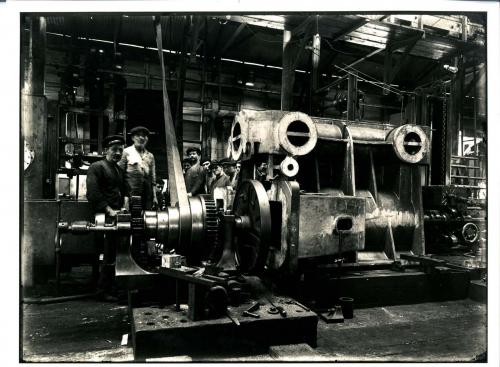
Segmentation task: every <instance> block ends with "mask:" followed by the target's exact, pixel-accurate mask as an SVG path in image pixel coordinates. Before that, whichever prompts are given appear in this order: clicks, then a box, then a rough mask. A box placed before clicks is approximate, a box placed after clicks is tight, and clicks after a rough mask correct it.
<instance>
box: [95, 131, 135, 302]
mask: <svg viewBox="0 0 500 367" xmlns="http://www.w3.org/2000/svg"><path fill="white" fill-rule="evenodd" d="M124 145H125V139H123V136H121V135H111V136H107V137H106V138H105V139H104V140H103V146H104V148H105V158H104V159H102V160H100V161H97V162H95V163H92V165H91V166H90V167H89V169H88V171H87V200H88V202H89V204H90V208H91V210H92V212H93V213H94V214H97V213H105V214H106V221H110V220H111V221H112V220H113V219H114V218H115V217H116V216H117V214H118V213H119V212H120V211H127V210H128V205H129V196H130V194H129V192H130V190H129V186H128V183H127V180H126V178H125V176H126V172H125V171H124V170H122V169H121V168H120V167H119V166H118V162H120V160H121V158H122V155H123V149H124ZM115 236H116V235H115V234H114V233H108V234H106V239H105V240H104V242H103V243H102V240H103V237H102V236H101V235H100V236H99V237H98V241H99V242H101V243H102V247H103V255H104V256H103V265H102V268H101V272H100V275H99V280H98V283H97V287H98V294H99V298H100V299H103V300H105V301H116V300H117V298H116V297H115V296H114V295H112V294H111V292H112V287H113V280H114V275H115V259H116V247H115V246H116V243H117V241H116V240H115Z"/></svg>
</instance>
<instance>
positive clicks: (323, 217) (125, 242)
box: [59, 111, 429, 288]
mask: <svg viewBox="0 0 500 367" xmlns="http://www.w3.org/2000/svg"><path fill="white" fill-rule="evenodd" d="M230 149H231V156H232V158H233V159H234V160H242V172H241V178H242V181H241V183H240V185H239V187H238V189H237V191H236V194H235V198H234V202H233V203H232V210H231V211H224V210H222V209H220V207H221V206H220V205H219V209H218V208H217V204H216V202H215V201H214V200H213V198H210V197H205V196H200V197H192V198H187V195H186V197H185V198H184V199H183V198H181V197H179V192H178V197H177V204H175V205H174V206H171V207H168V209H167V210H166V211H142V210H141V208H140V202H139V203H138V205H137V204H136V202H135V201H134V200H133V201H132V202H131V208H130V213H123V214H120V215H118V217H117V218H116V221H115V222H114V223H110V224H107V223H106V222H105V218H104V216H103V215H100V216H99V215H98V216H96V220H95V223H87V222H77V223H72V224H69V223H64V222H61V223H59V229H60V230H64V231H71V232H88V231H104V232H115V233H116V234H119V236H118V237H117V236H115V237H114V238H121V240H119V242H120V245H119V255H118V258H117V264H116V270H117V276H118V277H119V278H121V279H122V282H123V284H125V285H128V286H129V287H130V288H134V287H138V286H140V285H141V284H146V283H147V282H148V280H147V278H148V277H149V276H151V275H154V274H155V271H154V269H155V267H158V266H159V265H160V261H161V260H160V259H161V256H162V254H167V253H169V252H170V251H172V250H175V251H176V252H177V253H179V254H181V255H184V256H185V257H186V259H187V264H188V265H194V266H200V265H201V264H202V263H204V264H206V263H207V262H208V263H210V262H211V263H212V264H214V265H217V264H218V265H219V267H220V268H221V269H222V270H225V271H234V270H239V271H240V272H243V273H254V274H262V272H264V271H267V272H269V273H279V274H280V275H286V276H295V275H298V274H300V272H301V269H302V268H303V267H304V266H308V267H310V266H311V264H314V263H322V262H328V261H331V260H332V259H333V258H336V257H339V256H345V257H346V261H352V262H363V261H365V262H366V261H371V262H377V261H379V262H384V261H394V260H396V259H397V258H398V256H399V254H401V253H411V254H416V255H421V254H424V252H425V250H424V242H423V240H424V239H423V210H422V200H421V183H422V180H423V176H422V175H423V170H422V167H423V166H424V165H425V164H427V162H428V153H429V140H428V137H427V134H426V132H425V130H424V128H422V127H419V126H416V125H403V126H399V127H396V126H392V125H385V124H366V123H346V122H343V121H339V120H330V119H321V118H311V117H309V116H307V115H306V114H304V113H300V112H282V111H265V112H255V111H242V112H241V113H240V114H239V115H238V116H237V117H236V118H235V121H234V123H233V126H232V129H231V139H230ZM262 162H264V163H266V164H267V168H266V170H265V175H261V176H258V179H256V176H257V175H256V168H257V167H258V166H259V165H260V164H261V163H262ZM178 163H180V162H178ZM181 179H182V177H181ZM172 180H175V181H176V182H175V184H176V185H177V190H178V191H179V188H181V189H182V184H183V182H181V180H179V179H178V178H177V177H174V178H172V179H171V180H170V181H171V182H172ZM184 190H185V188H184ZM181 203H182V204H181Z"/></svg>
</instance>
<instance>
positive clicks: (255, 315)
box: [242, 311, 260, 319]
mask: <svg viewBox="0 0 500 367" xmlns="http://www.w3.org/2000/svg"><path fill="white" fill-rule="evenodd" d="M242 315H243V316H248V317H253V318H254V319H258V318H260V315H258V314H256V313H253V312H249V311H243V313H242Z"/></svg>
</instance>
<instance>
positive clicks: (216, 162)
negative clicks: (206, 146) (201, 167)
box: [210, 159, 220, 167]
mask: <svg viewBox="0 0 500 367" xmlns="http://www.w3.org/2000/svg"><path fill="white" fill-rule="evenodd" d="M216 166H220V162H219V161H218V160H217V159H214V160H213V161H211V162H210V167H216Z"/></svg>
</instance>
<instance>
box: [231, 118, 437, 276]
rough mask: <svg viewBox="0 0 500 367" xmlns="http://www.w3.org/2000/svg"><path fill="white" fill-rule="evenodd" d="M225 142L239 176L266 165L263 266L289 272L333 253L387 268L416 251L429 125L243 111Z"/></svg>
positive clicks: (420, 232) (420, 237)
mask: <svg viewBox="0 0 500 367" xmlns="http://www.w3.org/2000/svg"><path fill="white" fill-rule="evenodd" d="M229 145H230V152H231V157H232V158H233V159H235V160H242V172H241V175H242V178H243V179H245V178H247V179H248V178H254V177H256V173H257V170H256V167H258V166H259V165H260V164H261V163H262V162H264V163H267V171H266V173H265V175H261V176H260V177H261V180H262V182H263V183H264V185H265V186H266V188H267V195H268V198H269V201H270V207H271V214H272V219H271V221H272V227H273V236H272V238H271V242H270V244H269V246H268V255H267V262H266V265H267V268H268V269H271V270H275V271H281V272H284V273H288V274H293V273H296V272H297V271H298V269H299V268H300V266H301V264H306V263H307V264H310V263H311V261H313V262H315V261H328V259H331V258H332V257H336V256H339V255H340V254H345V256H348V257H349V258H350V259H351V260H352V261H361V260H369V261H376V260H377V261H378V260H381V261H382V262H383V261H386V262H390V261H394V260H395V259H397V258H398V256H399V254H400V253H414V254H423V253H424V252H425V249H424V238H423V211H422V203H421V201H422V199H421V182H422V179H423V178H422V175H423V172H424V171H423V170H422V167H423V166H425V165H427V164H428V163H429V150H430V144H429V139H428V128H426V127H422V126H417V125H409V124H406V125H401V126H394V125H389V124H375V123H363V122H356V123H354V122H346V121H341V120H334V119H326V118H316V117H310V116H308V115H306V114H304V113H301V112H286V111H247V110H243V111H241V112H240V113H239V115H237V116H236V118H235V120H234V122H233V125H232V128H231V135H230V139H229ZM275 233H277V234H275Z"/></svg>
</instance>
